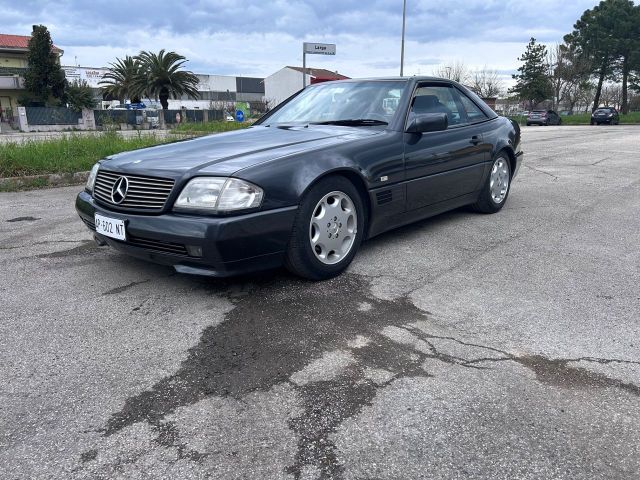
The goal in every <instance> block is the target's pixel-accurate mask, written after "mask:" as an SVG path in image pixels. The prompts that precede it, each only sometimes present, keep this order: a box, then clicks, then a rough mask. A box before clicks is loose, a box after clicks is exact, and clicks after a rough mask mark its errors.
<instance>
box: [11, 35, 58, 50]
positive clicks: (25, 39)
mask: <svg viewBox="0 0 640 480" xmlns="http://www.w3.org/2000/svg"><path fill="white" fill-rule="evenodd" d="M29 40H31V36H27V35H7V34H5V33H0V48H10V49H16V50H26V49H28V48H29ZM53 51H54V52H56V53H59V54H61V53H62V50H61V49H59V48H58V47H56V46H55V45H54V46H53Z"/></svg>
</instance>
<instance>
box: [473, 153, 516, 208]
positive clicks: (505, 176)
mask: <svg viewBox="0 0 640 480" xmlns="http://www.w3.org/2000/svg"><path fill="white" fill-rule="evenodd" d="M510 186H511V166H510V164H509V158H508V157H507V154H506V153H505V152H501V153H499V154H498V156H497V157H496V158H495V160H494V161H493V165H492V166H491V172H490V173H489V177H488V178H487V181H486V183H485V184H484V187H483V188H482V192H480V196H479V197H478V201H477V202H476V203H474V204H473V205H471V207H472V208H473V209H474V210H476V211H477V212H482V213H496V212H498V211H500V210H501V209H502V207H503V206H504V204H505V203H506V201H507V197H508V196H509V188H510Z"/></svg>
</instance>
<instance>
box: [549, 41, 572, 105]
mask: <svg viewBox="0 0 640 480" xmlns="http://www.w3.org/2000/svg"><path fill="white" fill-rule="evenodd" d="M568 56H569V49H568V47H567V46H565V45H560V44H556V45H554V46H552V47H549V50H548V52H547V64H548V69H549V78H550V79H551V85H552V86H553V99H552V100H553V107H552V108H553V109H554V110H557V109H558V108H559V105H560V102H561V101H562V95H563V93H564V90H565V87H566V85H567V83H568V82H569V81H570V79H571V72H570V67H571V64H570V61H569V58H568Z"/></svg>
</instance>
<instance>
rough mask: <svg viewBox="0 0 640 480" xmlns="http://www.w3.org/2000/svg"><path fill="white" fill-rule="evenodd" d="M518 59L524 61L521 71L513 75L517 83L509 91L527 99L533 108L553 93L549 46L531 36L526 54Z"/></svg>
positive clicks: (530, 107)
mask: <svg viewBox="0 0 640 480" xmlns="http://www.w3.org/2000/svg"><path fill="white" fill-rule="evenodd" d="M518 60H519V61H521V62H523V63H522V66H521V67H520V68H518V72H519V73H518V74H516V75H513V79H514V80H516V85H515V86H514V87H513V88H512V89H511V90H510V91H509V92H510V93H513V94H515V95H516V96H517V97H518V98H519V99H520V100H524V101H526V102H527V103H528V104H529V109H530V110H531V109H533V108H534V107H535V106H536V105H537V104H538V103H540V102H542V101H543V100H546V99H548V98H550V97H551V96H552V95H553V86H552V84H551V80H550V78H549V65H548V64H547V47H545V46H544V45H543V44H540V43H536V39H535V38H531V40H529V44H528V45H527V48H526V50H525V52H524V54H523V55H522V56H520V57H518Z"/></svg>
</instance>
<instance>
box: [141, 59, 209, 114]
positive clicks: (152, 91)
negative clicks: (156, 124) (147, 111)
mask: <svg viewBox="0 0 640 480" xmlns="http://www.w3.org/2000/svg"><path fill="white" fill-rule="evenodd" d="M135 58H136V59H137V60H138V61H139V62H140V66H141V68H140V75H139V76H138V77H137V78H138V82H137V83H136V85H137V88H139V89H140V91H143V92H144V93H145V94H146V95H147V96H148V97H149V98H158V99H159V100H160V104H161V105H162V108H163V109H164V110H167V109H168V108H169V101H168V100H169V97H173V98H179V97H181V96H182V95H188V96H190V97H193V98H196V97H197V96H198V90H197V88H196V86H197V85H198V77H196V76H195V75H194V74H193V73H192V72H189V71H187V70H180V68H181V67H182V65H183V64H184V63H185V62H186V61H187V59H186V58H185V57H183V56H182V55H179V54H177V53H176V52H166V53H165V51H164V49H163V50H160V52H158V53H157V54H156V53H151V52H140V54H139V55H138V56H136V57H135Z"/></svg>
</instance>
